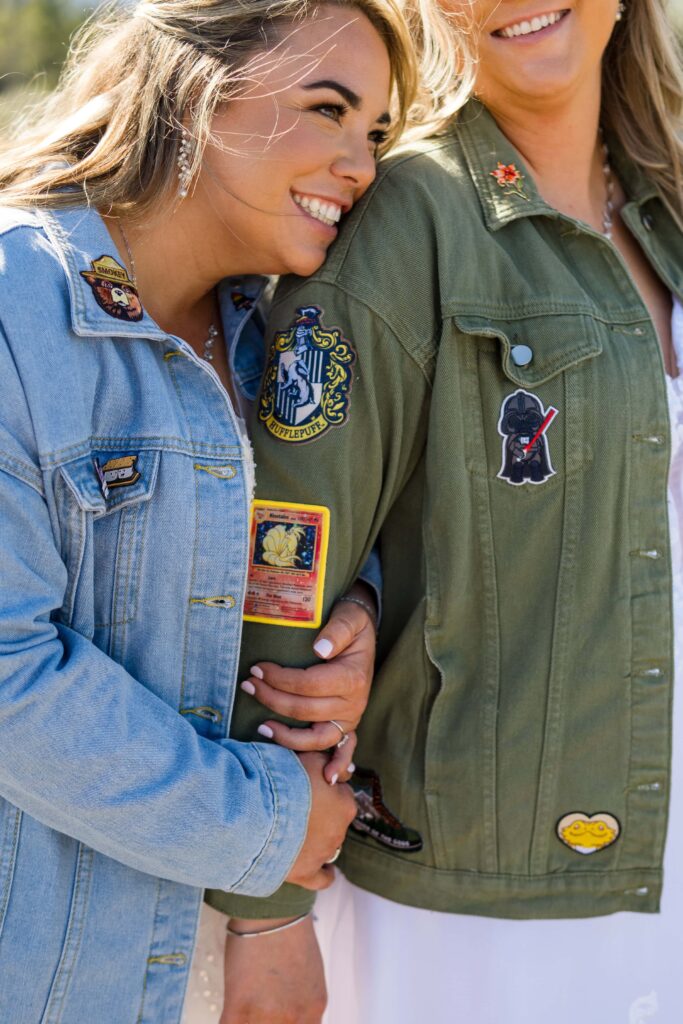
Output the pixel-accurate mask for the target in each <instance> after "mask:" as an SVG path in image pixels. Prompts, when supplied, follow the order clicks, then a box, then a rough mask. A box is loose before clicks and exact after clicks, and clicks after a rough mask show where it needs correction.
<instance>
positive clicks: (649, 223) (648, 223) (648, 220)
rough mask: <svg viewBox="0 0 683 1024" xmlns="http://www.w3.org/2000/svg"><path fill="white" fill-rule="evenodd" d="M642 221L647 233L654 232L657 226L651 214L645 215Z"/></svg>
mask: <svg viewBox="0 0 683 1024" xmlns="http://www.w3.org/2000/svg"><path fill="white" fill-rule="evenodd" d="M640 220H641V223H642V225H643V227H644V228H645V230H646V231H652V229H653V227H654V226H655V222H654V221H653V219H652V217H651V216H650V214H649V213H644V214H643V215H642V217H641V218H640Z"/></svg>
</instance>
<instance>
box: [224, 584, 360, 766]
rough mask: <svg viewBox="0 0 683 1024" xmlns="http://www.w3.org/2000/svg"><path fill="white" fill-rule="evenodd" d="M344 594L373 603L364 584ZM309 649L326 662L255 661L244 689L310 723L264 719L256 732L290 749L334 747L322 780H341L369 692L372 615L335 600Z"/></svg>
mask: <svg viewBox="0 0 683 1024" xmlns="http://www.w3.org/2000/svg"><path fill="white" fill-rule="evenodd" d="M361 588H362V589H361ZM348 596H354V597H355V596H357V597H359V598H360V599H361V600H363V601H364V602H365V603H368V604H369V603H371V602H372V604H374V597H373V596H372V593H371V591H370V590H369V589H368V588H367V587H365V585H364V584H362V583H356V584H355V585H354V587H353V588H352V590H351V591H349V595H348ZM313 650H314V651H315V652H316V654H318V655H319V656H320V657H321V658H324V659H325V662H324V663H322V664H319V665H313V666H312V667H311V668H304V669H297V668H283V667H281V666H279V665H274V664H273V663H272V662H258V664H256V665H254V666H253V667H252V669H251V674H250V678H249V679H248V680H246V681H245V682H244V683H242V689H243V690H245V691H246V692H247V693H250V694H251V695H252V696H254V697H255V698H256V700H258V701H260V702H261V704H263V705H265V707H267V708H269V709H270V710H271V711H274V712H275V713H276V714H278V715H282V716H283V717H286V718H294V719H296V720H298V721H300V722H311V723H312V724H311V725H310V726H308V727H307V728H292V727H291V726H288V725H285V724H284V723H283V722H278V721H274V720H272V719H268V720H267V721H266V722H264V723H263V725H262V726H260V727H259V732H260V733H261V735H262V736H267V737H268V738H271V739H274V740H275V741H276V742H277V743H279V744H280V745H281V746H283V747H288V748H289V749H290V750H297V751H311V750H328V749H330V748H331V747H333V748H335V750H334V754H333V756H332V758H331V759H330V761H329V762H328V764H327V766H326V768H325V778H326V779H327V781H328V782H330V783H332V782H336V781H338V780H341V781H342V782H344V781H346V780H347V779H348V778H349V775H350V773H351V772H352V771H353V765H352V763H351V762H352V757H353V751H354V749H355V746H356V735H355V731H354V730H355V728H356V726H357V725H358V723H359V721H360V719H361V716H362V714H363V712H364V711H365V708H366V705H367V703H368V698H369V696H370V686H371V684H372V676H373V670H374V665H375V622H374V619H373V618H372V616H371V615H370V614H369V613H368V612H367V611H366V610H365V608H363V607H362V606H361V605H359V604H355V603H354V602H351V601H339V602H337V604H336V605H335V606H334V608H333V609H332V613H331V615H330V618H329V621H328V623H327V625H326V626H325V627H324V629H322V630H321V632H320V633H319V634H318V636H317V637H316V640H315V643H314V644H313ZM335 722H337V723H338V725H339V728H337V726H336V725H335V724H334V723H335ZM340 729H342V730H343V731H344V733H346V734H348V740H345V742H344V744H343V745H342V746H341V747H338V746H337V744H338V743H339V742H340V741H341V740H342V734H341V732H340ZM349 766H350V770H349Z"/></svg>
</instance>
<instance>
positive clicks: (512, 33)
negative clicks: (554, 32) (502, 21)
mask: <svg viewBox="0 0 683 1024" xmlns="http://www.w3.org/2000/svg"><path fill="white" fill-rule="evenodd" d="M568 14H569V11H568V10H561V11H552V12H551V13H550V14H539V15H537V16H536V17H535V18H529V20H528V21H516V22H515V23H514V24H512V25H506V26H505V28H499V29H496V31H495V32H492V33H491V35H494V36H498V38H499V39H516V38H517V37H518V36H532V35H536V33H537V32H542V31H543V29H545V28H550V26H551V25H556V24H557V23H558V21H562V19H563V18H565V17H566V16H567V15H568Z"/></svg>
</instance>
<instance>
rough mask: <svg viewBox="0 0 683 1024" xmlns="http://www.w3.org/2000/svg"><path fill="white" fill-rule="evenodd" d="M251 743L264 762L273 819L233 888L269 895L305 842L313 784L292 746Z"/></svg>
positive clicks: (249, 892)
mask: <svg viewBox="0 0 683 1024" xmlns="http://www.w3.org/2000/svg"><path fill="white" fill-rule="evenodd" d="M229 742H230V741H229ZM248 747H249V749H250V751H251V752H252V754H253V755H254V756H255V757H256V758H257V760H259V761H260V762H261V764H262V767H263V769H264V774H265V776H266V778H267V780H268V783H269V785H270V789H271V796H272V806H273V823H272V827H271V830H270V833H269V835H268V838H267V839H266V842H265V843H264V844H263V846H262V848H261V850H260V851H259V853H258V855H257V856H256V858H255V859H254V860H253V861H252V863H251V865H250V866H249V869H248V870H247V871H246V872H245V873H244V874H243V875H242V877H241V878H240V879H239V881H238V882H237V883H236V884H235V886H234V889H232V890H231V891H232V892H236V893H239V894H241V895H243V896H258V897H263V896H264V895H265V896H266V897H267V896H270V894H271V893H273V892H276V891H277V890H278V889H279V888H280V886H281V885H282V884H283V882H284V880H285V878H286V877H287V875H288V874H289V872H290V870H291V868H292V865H293V864H294V861H295V860H296V858H297V857H298V855H299V850H300V849H301V847H302V846H303V842H304V839H305V838H306V829H307V827H308V816H309V813H310V809H311V786H310V783H309V781H308V774H307V773H306V770H305V768H304V767H303V765H302V764H301V761H300V760H299V758H298V757H297V756H296V754H294V753H293V752H292V751H291V750H285V749H284V747H279V746H277V745H276V744H274V743H249V744H248Z"/></svg>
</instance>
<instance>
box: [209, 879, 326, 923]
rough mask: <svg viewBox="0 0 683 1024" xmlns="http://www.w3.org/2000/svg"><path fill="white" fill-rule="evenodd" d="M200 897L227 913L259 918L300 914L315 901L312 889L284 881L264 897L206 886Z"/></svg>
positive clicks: (215, 908) (231, 915) (305, 912)
mask: <svg viewBox="0 0 683 1024" xmlns="http://www.w3.org/2000/svg"><path fill="white" fill-rule="evenodd" d="M204 900H205V901H206V902H207V903H208V904H209V906H210V907H213V908H214V910H220V912H221V913H222V914H227V915H228V917H242V918H247V919H249V918H253V919H254V920H259V919H262V918H269V917H299V916H300V915H301V914H307V913H308V911H309V910H310V909H311V908H312V907H313V904H314V903H315V893H314V892H311V891H310V890H309V889H301V888H300V887H299V886H298V885H290V884H289V883H288V882H285V884H284V885H283V886H281V888H280V889H278V891H277V892H276V893H274V894H273V895H272V896H268V897H266V898H265V899H256V898H255V897H253V896H238V895H237V893H234V892H223V891H222V889H207V890H206V892H205V893H204Z"/></svg>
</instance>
